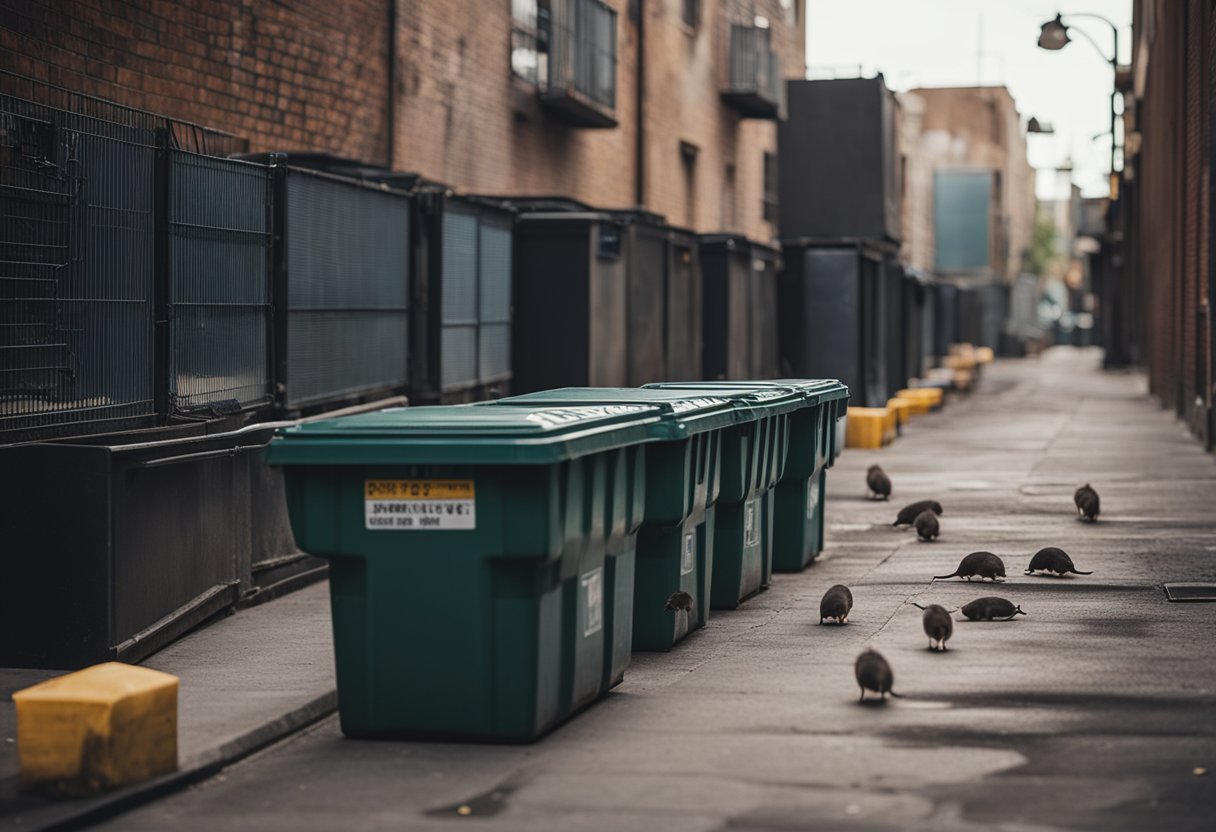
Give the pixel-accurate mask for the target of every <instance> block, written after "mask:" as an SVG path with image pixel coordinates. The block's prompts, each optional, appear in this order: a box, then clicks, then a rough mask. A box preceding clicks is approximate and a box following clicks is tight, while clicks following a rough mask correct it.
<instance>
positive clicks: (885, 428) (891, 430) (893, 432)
mask: <svg viewBox="0 0 1216 832" xmlns="http://www.w3.org/2000/svg"><path fill="white" fill-rule="evenodd" d="M885 409H886V411H887V416H886V418H885V419H883V423H882V444H884V445H889V444H890V443H892V442H894V441H895V440H896V438H898V437H899V418H898V417H897V416H896V413H895V411H894V410H892V409H891V408H889V407H888V408H885Z"/></svg>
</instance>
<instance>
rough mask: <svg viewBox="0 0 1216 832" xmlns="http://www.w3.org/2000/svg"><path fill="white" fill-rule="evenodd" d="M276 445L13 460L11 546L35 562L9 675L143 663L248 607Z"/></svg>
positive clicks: (8, 462)
mask: <svg viewBox="0 0 1216 832" xmlns="http://www.w3.org/2000/svg"><path fill="white" fill-rule="evenodd" d="M187 430H189V431H196V430H197V428H194V427H190V428H188V429H185V428H184V429H181V430H180V431H179V434H180V433H184V432H186V431H187ZM270 435H271V430H270V429H261V430H252V431H250V430H246V431H237V432H232V433H223V434H217V435H210V436H208V435H194V436H179V438H171V439H160V440H156V441H138V440H139V435H138V433H137V434H135V435H128V436H125V437H119V436H109V437H106V436H102V437H96V438H93V439H77V440H73V441H72V442H70V443H69V442H65V443H62V444H30V445H21V446H16V447H8V448H0V500H3V502H4V505H5V507H6V511H5V513H4V516H3V518H2V519H0V535H2V536H3V539H4V540H5V543H6V546H9V547H10V548H11V550H12V551H14V552H25V553H33V554H27V556H26V557H14V558H9V559H7V560H6V563H5V569H6V580H5V582H4V584H3V587H4V588H3V590H2V593H3V595H2V596H0V628H3V631H4V632H6V633H9V634H10V635H11V637H10V638H6V639H2V640H0V664H4V665H8V666H19V667H52V668H64V669H68V668H74V667H79V666H82V665H86V664H91V663H93V662H97V661H104V660H107V659H114V658H119V659H122V660H125V661H138V660H139V659H141V658H143V657H145V656H147V655H149V654H150V653H152V652H154V651H155V650H157V649H159V648H160V647H162V646H164V645H165V644H166V643H168V642H169V641H171V640H173V639H174V638H176V637H177V636H179V635H181V634H183V633H185V632H186V631H188V630H189V629H190V628H192V627H195V626H197V625H198V624H200V623H202V622H203V621H204V620H206V619H207V618H209V617H210V616H212V615H214V614H215V613H216V612H217V611H218V610H220V609H222V608H223V607H225V606H228V605H231V604H233V603H235V602H236V600H237V598H238V595H239V592H240V579H241V575H242V573H243V572H247V571H248V568H249V562H250V560H251V551H250V546H251V539H252V534H251V528H252V527H253V525H254V524H253V517H252V515H251V510H252V506H253V505H254V503H253V501H252V500H251V488H252V486H251V482H250V478H249V476H248V470H249V464H250V457H252V456H257V455H259V454H260V453H261V451H262V448H264V446H265V444H266V443H267V442H268V441H269V439H270ZM258 522H259V523H261V522H262V518H258Z"/></svg>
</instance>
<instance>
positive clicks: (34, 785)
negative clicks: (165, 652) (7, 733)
mask: <svg viewBox="0 0 1216 832" xmlns="http://www.w3.org/2000/svg"><path fill="white" fill-rule="evenodd" d="M177 687H178V681H177V677H176V676H171V675H169V674H168V673H161V672H160V671H158V670H151V669H149V668H146V667H135V666H134V665H129V664H122V663H121V662H107V663H106V664H99V665H94V666H93V667H89V668H86V669H84V670H80V671H77V672H76V673H69V674H67V675H66V676H58V677H56V678H54V679H48V680H47V681H45V682H42V683H41V684H37V685H34V686H33V687H29V688H26V689H25V690H19V691H17V692H16V693H14V694H13V702H14V703H15V704H16V706H17V758H18V762H19V764H20V767H21V788H22V789H26V790H31V789H33V790H39V791H50V792H58V793H67V794H74V793H81V792H91V791H99V790H102V789H113V788H117V787H119V786H124V785H128V784H131V783H138V782H140V781H143V780H148V779H150V778H152V777H156V776H158V775H161V774H167V773H169V772H171V771H175V770H176V769H177Z"/></svg>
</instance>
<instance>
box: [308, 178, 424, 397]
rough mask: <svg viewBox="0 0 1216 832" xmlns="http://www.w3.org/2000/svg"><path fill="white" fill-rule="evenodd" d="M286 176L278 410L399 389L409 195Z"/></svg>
mask: <svg viewBox="0 0 1216 832" xmlns="http://www.w3.org/2000/svg"><path fill="white" fill-rule="evenodd" d="M287 176H288V178H287V206H286V207H287V220H286V226H287V232H286V233H287V268H288V278H287V327H288V331H287V394H286V403H287V407H288V408H289V409H295V408H297V407H301V406H307V405H314V404H320V403H324V402H327V401H339V400H341V399H345V398H351V397H354V396H358V395H361V394H365V393H370V392H374V391H378V390H390V389H397V388H401V387H404V385H405V384H406V382H407V381H408V375H407V357H408V348H407V344H408V335H409V331H408V330H409V317H408V316H409V303H408V297H409V286H408V284H409V199H408V198H407V197H405V196H404V195H401V194H394V193H389V192H385V191H381V190H377V189H375V188H371V187H366V186H363V185H360V184H358V183H354V182H344V181H341V180H339V179H336V178H333V177H329V176H325V175H322V174H316V173H312V172H309V171H303V170H298V169H295V168H292V169H289V170H288V175H287Z"/></svg>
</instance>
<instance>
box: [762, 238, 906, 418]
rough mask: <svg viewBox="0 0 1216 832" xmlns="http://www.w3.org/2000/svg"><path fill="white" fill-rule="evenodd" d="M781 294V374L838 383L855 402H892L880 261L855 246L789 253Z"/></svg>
mask: <svg viewBox="0 0 1216 832" xmlns="http://www.w3.org/2000/svg"><path fill="white" fill-rule="evenodd" d="M784 262H785V265H786V268H785V270H784V271H783V273H782V274H781V276H780V278H779V281H778V287H779V301H780V306H779V316H780V342H781V360H782V371H783V372H784V371H785V370H786V369H788V370H789V372H790V373H791V374H793V375H795V376H799V377H803V378H837V379H840V380H841V381H843V382H844V383H845V384H846V385H848V387H849V391H850V402H851V403H853V404H855V405H860V406H865V407H875V406H880V405H882V404H884V403H885V402H886V392H887V389H886V388H887V381H886V353H885V340H886V339H885V323H886V314H885V309H884V306H885V304H884V303H883V302H882V300H883V298H882V287H881V267H882V260H881V257H880V256H879V255H877V254H875V253H872V252H869V251H867V250H865V249H863V248H859V247H857V246H830V247H828V246H825V247H819V246H802V245H796V246H787V247H786V249H785V252H784Z"/></svg>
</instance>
